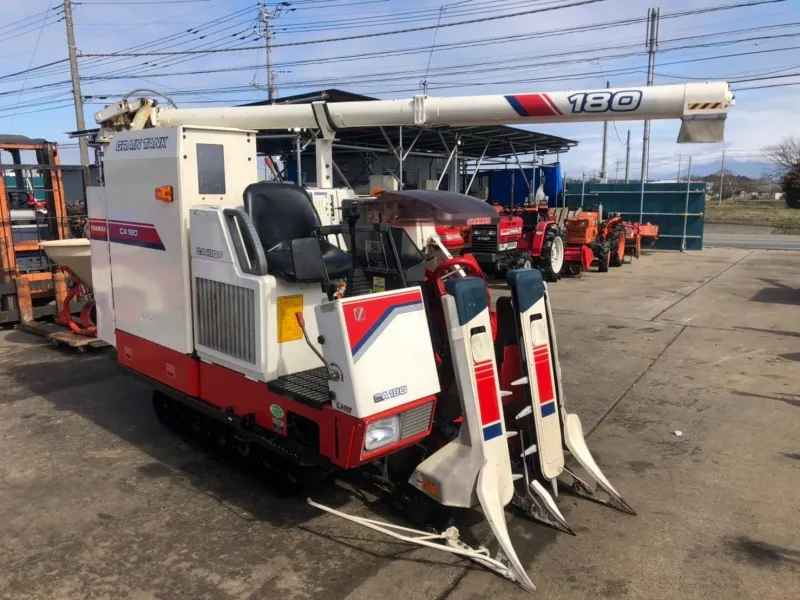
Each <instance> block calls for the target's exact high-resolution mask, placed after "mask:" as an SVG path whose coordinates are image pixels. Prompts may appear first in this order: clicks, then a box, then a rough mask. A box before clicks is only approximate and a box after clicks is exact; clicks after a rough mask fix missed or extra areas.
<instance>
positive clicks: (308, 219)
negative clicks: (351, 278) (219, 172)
mask: <svg viewBox="0 0 800 600" xmlns="http://www.w3.org/2000/svg"><path fill="white" fill-rule="evenodd" d="M244 209H245V211H246V212H247V214H248V215H250V219H251V220H252V221H253V226H254V227H255V229H256V232H257V233H258V237H259V239H260V240H261V245H262V246H263V247H264V253H265V254H266V255H267V266H268V267H269V270H270V271H271V272H273V273H274V274H275V275H279V276H280V277H282V278H284V279H286V280H287V281H297V279H296V278H295V276H294V264H293V263H292V253H291V242H292V240H296V239H300V238H311V237H315V236H316V230H317V229H319V228H320V227H321V226H322V223H321V222H320V220H319V215H318V214H317V210H316V209H315V208H314V204H313V203H312V201H311V197H310V196H309V195H308V192H307V191H306V190H304V189H303V188H301V187H299V186H297V185H293V184H290V183H252V184H250V185H249V186H247V188H246V189H245V190H244ZM318 241H319V248H320V250H321V251H322V260H323V262H324V263H325V268H326V269H327V271H328V277H330V278H331V279H336V278H340V277H345V276H346V275H347V272H348V271H349V270H350V267H351V265H352V261H351V259H350V256H349V255H348V254H347V253H346V252H343V251H342V250H340V249H339V248H337V247H336V246H334V245H333V244H331V243H330V242H328V241H327V240H324V239H318Z"/></svg>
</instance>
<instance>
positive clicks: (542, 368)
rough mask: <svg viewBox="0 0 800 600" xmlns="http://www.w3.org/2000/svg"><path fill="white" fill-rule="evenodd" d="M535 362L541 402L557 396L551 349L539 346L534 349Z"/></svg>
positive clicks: (543, 402)
mask: <svg viewBox="0 0 800 600" xmlns="http://www.w3.org/2000/svg"><path fill="white" fill-rule="evenodd" d="M533 363H534V366H535V368H536V386H537V388H538V389H539V404H545V403H546V402H550V401H551V400H553V398H555V393H554V392H553V376H552V375H551V373H550V349H549V348H548V347H547V346H538V347H535V348H534V349H533Z"/></svg>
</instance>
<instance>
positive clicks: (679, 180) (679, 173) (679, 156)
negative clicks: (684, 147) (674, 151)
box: [678, 152, 683, 183]
mask: <svg viewBox="0 0 800 600" xmlns="http://www.w3.org/2000/svg"><path fill="white" fill-rule="evenodd" d="M681 158H683V155H682V154H681V153H680V152H679V153H678V183H680V182H681Z"/></svg>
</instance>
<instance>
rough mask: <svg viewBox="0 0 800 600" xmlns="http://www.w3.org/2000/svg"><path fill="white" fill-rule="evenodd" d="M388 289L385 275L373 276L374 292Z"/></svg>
mask: <svg viewBox="0 0 800 600" xmlns="http://www.w3.org/2000/svg"><path fill="white" fill-rule="evenodd" d="M385 291H386V278H385V277H373V278H372V293H373V294H377V293H378V292H385Z"/></svg>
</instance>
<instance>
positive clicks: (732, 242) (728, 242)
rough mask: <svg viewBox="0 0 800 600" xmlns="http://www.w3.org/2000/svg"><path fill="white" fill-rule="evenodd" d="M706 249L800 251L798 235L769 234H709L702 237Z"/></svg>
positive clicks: (799, 236) (799, 237)
mask: <svg viewBox="0 0 800 600" xmlns="http://www.w3.org/2000/svg"><path fill="white" fill-rule="evenodd" d="M703 246H704V247H706V248H749V249H755V250H800V235H771V234H769V233H766V234H762V233H757V234H751V233H709V232H706V233H705V234H704V235H703Z"/></svg>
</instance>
